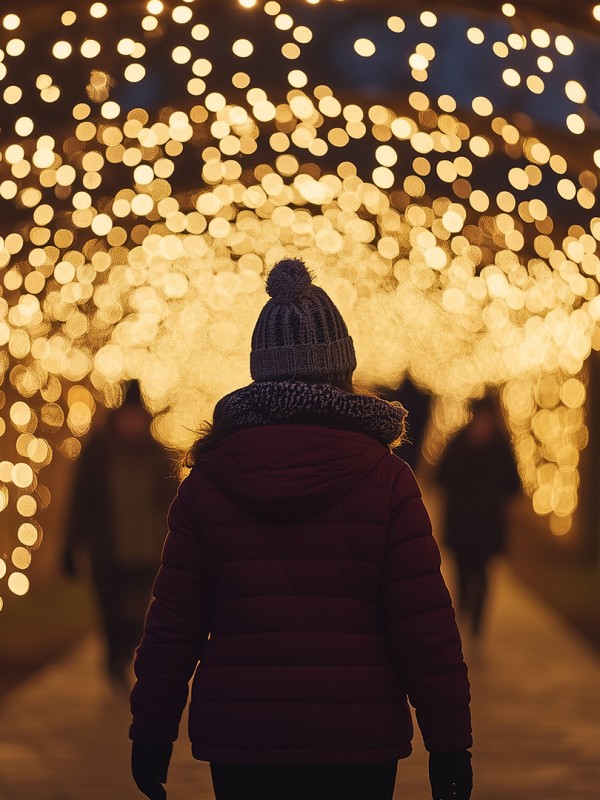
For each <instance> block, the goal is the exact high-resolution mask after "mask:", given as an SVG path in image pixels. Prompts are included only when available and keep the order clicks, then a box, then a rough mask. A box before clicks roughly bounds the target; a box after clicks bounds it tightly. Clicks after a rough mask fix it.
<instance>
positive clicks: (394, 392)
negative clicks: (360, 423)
mask: <svg viewBox="0 0 600 800" xmlns="http://www.w3.org/2000/svg"><path fill="white" fill-rule="evenodd" d="M376 391H377V394H378V395H379V396H380V397H383V398H384V400H388V401H390V402H394V401H395V402H398V403H401V404H402V405H403V406H404V408H405V409H406V410H407V411H408V425H407V436H406V438H405V440H404V441H403V442H402V443H401V445H400V447H396V448H394V452H395V453H396V455H398V456H400V458H401V459H402V460H403V461H406V463H407V464H408V466H409V467H410V468H411V469H412V471H413V472H417V469H418V467H419V463H420V461H421V451H422V449H423V440H424V439H425V433H426V431H427V423H428V422H429V409H430V406H431V395H429V394H427V393H426V392H424V391H423V390H422V389H420V388H419V387H418V386H417V385H416V384H415V383H413V382H412V381H411V379H410V378H409V377H408V375H407V376H406V377H405V378H404V380H403V381H402V383H401V384H400V385H399V386H398V387H397V388H396V389H392V388H390V387H389V386H378V387H377V390H376Z"/></svg>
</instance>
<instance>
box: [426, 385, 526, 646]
mask: <svg viewBox="0 0 600 800" xmlns="http://www.w3.org/2000/svg"><path fill="white" fill-rule="evenodd" d="M472 412H473V416H472V419H471V420H470V422H469V423H468V424H467V425H466V426H465V427H464V428H462V430H460V431H459V432H458V433H457V434H456V435H455V436H454V438H453V439H452V440H451V441H450V443H449V444H448V446H447V448H446V451H445V452H444V454H443V456H442V458H441V460H440V462H439V465H438V469H437V480H438V482H439V483H440V485H441V486H442V487H443V488H444V489H445V493H446V512H445V526H444V528H445V538H444V542H445V544H446V546H447V547H448V549H449V550H450V551H451V552H452V554H453V556H454V559H455V562H456V568H457V573H458V607H459V612H460V613H462V614H466V615H468V617H469V619H470V623H471V630H472V633H473V634H474V635H475V636H477V635H479V634H480V633H481V626H482V622H483V615H484V611H485V606H486V600H487V588H488V565H489V562H490V559H492V558H493V557H494V556H496V555H499V554H501V553H503V552H504V550H505V549H506V513H507V502H508V500H509V499H510V498H511V497H513V496H514V495H515V494H516V493H517V492H518V491H519V490H520V488H521V482H520V479H519V474H518V472H517V466H516V463H515V458H514V455H513V451H512V446H511V443H510V440H509V437H508V434H507V432H506V429H505V427H504V424H503V421H502V418H501V412H500V410H499V408H498V405H497V403H496V401H495V400H494V399H493V398H490V397H485V398H483V399H481V400H478V401H475V402H474V403H473V406H472Z"/></svg>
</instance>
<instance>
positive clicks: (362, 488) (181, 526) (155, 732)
mask: <svg viewBox="0 0 600 800" xmlns="http://www.w3.org/2000/svg"><path fill="white" fill-rule="evenodd" d="M169 529H170V530H169V534H168V538H167V541H166V544H165V547H164V552H163V560H162V566H161V568H160V571H159V573H158V577H157V579H156V583H155V587H154V600H153V601H152V604H151V606H150V609H149V612H148V615H147V619H146V630H145V634H144V638H143V640H142V643H141V645H140V647H139V649H138V652H137V657H136V662H135V671H136V675H137V679H138V680H137V683H136V685H135V688H134V690H133V693H132V701H131V702H132V711H133V723H132V727H131V731H130V736H131V738H132V739H133V740H136V741H141V742H146V743H161V742H166V741H167V740H168V741H172V740H174V739H175V738H176V737H177V733H178V725H179V720H180V716H181V713H182V710H183V708H184V706H185V703H186V699H187V693H188V681H189V679H190V677H191V676H192V674H193V673H194V670H195V669H196V665H197V664H198V661H199V662H200V663H199V665H198V668H197V669H196V674H195V677H194V681H193V690H192V699H191V705H190V715H189V735H190V739H191V741H192V751H193V754H194V756H195V757H196V758H198V759H202V760H206V761H225V762H242V763H284V762H285V763H291V762H305V763H313V764H362V763H374V762H383V761H388V760H393V759H396V758H403V757H405V756H407V755H409V753H410V752H411V744H410V742H411V738H412V733H413V731H412V722H411V714H410V711H409V707H408V704H407V695H408V698H409V700H410V702H411V704H412V705H413V706H414V707H415V708H416V713H417V719H418V723H419V727H420V729H421V731H422V734H423V737H424V740H425V745H426V747H427V748H428V749H429V750H433V751H435V750H459V749H463V748H467V747H470V746H471V743H472V742H471V727H470V715H469V684H468V680H467V670H466V667H465V664H464V662H463V658H462V654H461V645H460V639H459V635H458V631H457V628H456V624H455V621H454V612H453V609H452V607H451V603H450V597H449V595H448V591H447V589H446V586H445V584H444V581H443V579H442V577H441V575H440V571H439V567H440V556H439V551H438V548H437V545H436V543H435V541H434V539H433V537H432V535H431V526H430V522H429V518H428V515H427V512H426V510H425V508H424V506H423V503H422V501H421V495H420V492H419V488H418V486H417V484H416V482H415V479H414V476H413V474H412V472H411V470H410V469H409V467H408V466H407V465H406V464H405V463H404V462H403V461H401V460H400V459H399V458H397V457H396V456H394V455H392V454H391V453H390V452H389V449H388V448H387V447H385V446H384V445H382V444H380V443H379V442H377V441H376V440H375V439H373V438H371V437H370V436H368V435H366V434H363V433H355V432H350V431H342V430H334V429H330V428H325V427H320V426H313V425H297V424H291V425H268V426H261V427H254V428H248V429H245V430H241V431H238V432H236V433H234V434H232V435H230V436H229V437H228V438H227V439H225V440H224V441H223V442H222V443H221V444H220V445H219V446H218V447H217V448H216V449H215V450H213V451H212V452H211V453H209V454H208V455H206V456H204V457H203V458H202V459H201V461H200V463H199V465H198V466H196V467H195V468H194V469H193V470H192V472H191V474H190V475H189V476H188V477H187V478H186V480H185V481H183V483H182V484H181V486H180V488H179V493H178V495H177V498H176V499H175V501H174V502H173V505H172V506H171V511H170V514H169Z"/></svg>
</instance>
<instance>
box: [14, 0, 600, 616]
mask: <svg viewBox="0 0 600 800" xmlns="http://www.w3.org/2000/svg"><path fill="white" fill-rule="evenodd" d="M7 5H8V4H7ZM72 6H73V10H64V9H65V4H62V5H61V6H60V7H59V8H58V10H57V11H56V12H54V10H53V9H54V7H53V5H52V3H49V4H46V5H44V6H43V7H42V6H40V7H39V8H38V10H37V11H36V7H35V5H33V6H31V7H30V8H29V7H26V8H25V10H20V9H19V4H17V3H15V4H14V11H13V12H12V13H5V15H4V17H3V18H2V19H1V26H2V27H1V42H0V46H1V48H2V49H1V50H0V94H1V100H0V103H1V112H2V115H1V120H2V123H1V124H2V128H1V131H0V206H1V207H2V214H1V216H0V276H1V281H0V387H2V388H1V390H0V409H1V413H2V416H1V417H0V448H1V456H0V532H1V533H0V536H1V538H0V556H2V558H0V579H2V580H3V582H5V583H6V585H7V588H8V590H9V591H10V592H12V593H14V594H16V595H22V594H25V593H26V592H27V590H28V587H29V580H28V578H27V568H28V567H29V565H30V563H31V559H32V551H34V550H35V549H36V548H37V547H39V544H40V542H41V538H42V533H43V532H42V527H41V525H40V523H39V521H38V519H37V517H38V515H39V512H40V511H41V510H43V509H44V508H45V507H47V506H48V504H49V503H50V502H51V497H50V492H49V490H48V488H47V487H46V486H44V484H43V481H42V479H43V470H44V469H47V468H48V466H49V465H50V464H51V462H52V461H53V459H54V458H56V457H60V455H61V454H62V456H66V457H68V458H71V459H75V458H77V456H78V454H79V452H80V448H81V443H80V439H81V437H82V436H84V435H85V434H86V433H87V432H88V431H89V429H90V427H91V426H92V423H93V417H94V413H95V411H96V408H97V405H98V404H101V405H105V406H109V407H114V406H116V405H118V404H119V402H120V401H121V387H122V385H123V382H124V381H126V380H128V379H132V378H135V379H138V380H139V381H140V384H141V387H142V392H143V396H144V399H145V402H146V404H147V406H148V408H149V410H150V411H151V412H152V414H153V417H154V423H153V425H154V434H155V435H156V437H157V438H158V439H159V440H161V441H163V442H164V443H165V444H166V445H168V446H169V447H172V448H177V449H183V448H185V447H186V446H188V445H189V444H190V443H191V442H192V441H193V439H194V438H195V434H194V431H195V430H196V429H197V428H198V425H199V423H200V422H201V421H202V420H204V419H207V418H210V416H211V412H212V408H213V406H214V403H215V401H216V400H217V399H218V398H219V397H220V396H222V395H223V394H224V393H226V392H228V391H231V390H232V389H234V388H236V387H238V386H241V385H244V384H245V383H248V382H249V381H250V375H249V366H248V353H249V344H250V335H251V332H252V328H253V326H254V322H255V320H256V317H257V315H258V313H259V311H260V309H261V307H262V305H263V304H264V302H265V300H266V295H265V292H264V277H265V275H266V273H267V272H268V270H269V268H270V267H271V266H272V265H273V264H274V263H275V261H276V260H277V259H279V258H281V257H284V256H291V257H301V258H303V259H304V260H305V261H306V263H307V264H308V265H309V267H310V268H311V269H312V270H313V272H314V274H315V276H316V280H317V282H318V283H319V284H320V285H322V286H323V287H324V288H325V289H326V290H327V291H328V292H329V293H330V294H331V296H332V297H333V298H334V299H335V301H336V302H337V304H338V305H339V307H340V309H341V311H342V313H343V314H344V316H345V317H346V319H347V321H348V325H349V328H350V331H351V333H352V335H353V337H354V339H355V342H356V346H357V353H358V361H359V369H358V373H357V378H358V379H359V380H360V381H361V382H363V383H367V384H392V383H393V384H398V383H399V382H400V381H401V380H402V379H403V377H405V376H406V375H408V376H410V378H411V379H412V380H413V381H414V382H415V383H416V384H417V385H418V386H420V387H422V388H423V389H424V390H426V391H427V392H430V393H432V394H433V395H434V397H435V398H436V399H435V403H434V423H435V425H434V428H433V429H434V430H435V431H437V434H438V435H437V438H436V437H435V436H430V437H429V439H428V442H427V447H428V450H429V455H430V456H431V457H434V456H435V451H436V447H437V448H438V449H439V446H440V442H441V441H443V439H444V437H445V436H446V437H447V435H448V434H449V433H450V432H451V431H452V430H453V429H455V428H456V427H457V426H458V425H460V424H461V423H462V422H463V421H464V420H465V418H466V417H465V415H466V408H467V403H468V400H469V399H470V398H473V397H477V396H481V395H482V394H483V393H484V392H485V391H486V390H487V389H489V388H490V387H495V388H497V389H498V390H500V391H501V397H502V401H503V406H504V411H505V414H506V418H507V421H508V425H509V428H510V432H511V434H512V437H513V441H514V445H515V449H516V452H517V455H518V460H519V465H520V470H521V474H522V478H523V482H524V486H525V488H526V491H527V492H528V494H529V495H530V496H531V498H532V502H533V507H534V509H535V511H536V512H537V513H539V514H544V515H549V518H550V526H551V530H552V531H553V532H554V533H555V534H556V535H562V534H565V533H567V532H568V531H569V529H570V527H571V522H572V515H573V512H574V511H575V509H576V506H577V501H578V481H579V478H578V463H579V454H580V451H581V450H582V449H583V448H584V447H585V445H586V441H587V430H586V425H585V416H584V404H585V400H586V381H585V370H584V365H585V361H586V359H587V357H588V356H589V355H590V353H591V351H592V350H593V349H594V348H595V349H600V327H599V322H598V321H599V320H600V295H599V291H598V287H599V280H600V260H599V258H598V255H597V247H598V240H599V239H600V218H598V217H596V216H594V213H595V212H594V208H595V204H596V191H597V169H598V167H600V150H597V151H595V152H594V146H593V139H592V134H593V132H594V131H595V130H596V131H597V128H598V116H597V114H596V111H597V110H598V109H596V110H594V107H593V103H592V102H591V101H590V99H589V97H592V96H595V97H596V98H598V96H599V93H598V91H597V89H598V86H593V87H591V86H588V85H587V84H586V79H585V74H584V73H585V70H584V68H583V65H584V62H585V59H584V58H582V57H581V55H582V53H584V54H585V53H588V54H589V53H590V52H593V53H595V54H596V58H597V52H598V51H597V44H596V41H595V40H593V39H592V38H591V37H590V38H586V37H585V36H584V35H583V34H580V35H575V34H570V33H569V31H568V30H566V29H565V28H563V27H558V26H557V25H555V24H548V25H546V26H545V27H533V26H532V24H530V23H529V22H527V20H526V18H524V19H521V18H520V16H519V10H518V9H516V8H515V7H514V6H513V5H511V4H504V5H503V6H501V5H500V4H499V5H498V8H497V13H495V14H493V15H490V16H489V17H485V16H478V17H477V18H469V17H468V16H464V15H459V14H452V13H451V11H449V10H448V9H446V10H445V11H444V12H441V11H439V12H437V13H436V11H435V7H433V10H427V9H424V8H423V4H419V6H418V7H417V8H416V10H413V11H410V13H408V12H407V13H406V14H404V15H403V16H399V15H398V14H397V13H392V12H390V11H389V10H388V11H386V9H385V4H370V3H364V4H356V3H354V4H352V6H351V4H345V3H344V2H340V1H339V0H338V1H337V2H333V0H332V1H331V2H325V1H324V2H318V0H306V2H295V3H285V2H275V1H274V0H268V2H259V1H258V0H239V2H237V3H232V4H231V5H230V6H227V4H226V3H216V4H207V3H199V2H194V1H193V0H182V2H180V3H176V2H175V3H167V2H164V3H163V2H161V0H149V2H117V0H115V1H114V2H106V3H100V2H93V3H91V4H90V3H76V2H73V3H72ZM226 6H227V7H226ZM375 6H376V7H375ZM434 6H435V4H434ZM27 8H29V10H27ZM40 8H41V9H42V10H39V9H40ZM596 11H598V14H597V16H598V17H599V18H600V8H598V9H592V7H590V24H594V19H593V17H594V14H595V13H596ZM590 77H591V79H593V80H597V77H596V75H595V72H594V73H593V74H592V75H591V76H590ZM592 90H593V91H594V95H592V94H591V91H592ZM540 119H541V120H542V124H539V125H538V124H537V123H538V121H539V120H540ZM544 131H545V132H546V133H544ZM565 142H569V143H570V146H569V147H564V143H565ZM565 152H568V153H571V154H572V153H575V156H572V157H567V156H566V155H565ZM3 517H4V519H5V520H10V521H11V523H10V524H7V523H6V522H4V523H3V522H2V518H3ZM14 520H16V524H14V525H13V524H12V521H14ZM1 603H2V600H1V598H0V607H1Z"/></svg>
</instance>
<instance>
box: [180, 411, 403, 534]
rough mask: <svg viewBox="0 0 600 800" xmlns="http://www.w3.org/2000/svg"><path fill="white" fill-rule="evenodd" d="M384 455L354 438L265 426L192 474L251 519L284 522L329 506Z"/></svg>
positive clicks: (362, 437) (221, 449) (310, 428)
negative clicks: (202, 474) (209, 483)
mask: <svg viewBox="0 0 600 800" xmlns="http://www.w3.org/2000/svg"><path fill="white" fill-rule="evenodd" d="M388 454H389V448H388V447H386V446H385V445H383V444H381V443H380V442H378V441H376V440H375V439H373V438H372V437H371V436H368V435H366V434H364V433H360V432H355V431H347V430H334V429H332V428H326V427H322V426H317V425H295V424H291V425H265V426H259V427H253V428H246V429H243V430H239V431H236V432H234V433H232V434H231V435H229V436H228V437H227V438H226V439H225V440H224V441H223V442H221V443H220V444H219V445H218V446H217V447H215V448H214V450H211V451H210V452H208V453H206V454H205V455H203V456H202V457H201V458H199V459H198V463H197V465H196V467H195V468H196V469H201V470H202V471H203V472H205V474H206V475H207V476H208V477H209V478H210V479H211V480H212V481H213V482H214V483H215V484H216V485H217V486H218V487H219V489H220V490H221V491H222V492H224V493H225V494H226V495H227V496H229V497H230V498H231V499H232V500H233V501H234V502H235V503H236V504H237V505H239V506H241V507H242V508H245V509H246V510H247V511H250V512H251V513H252V514H253V515H255V516H257V517H261V518H263V519H268V520H272V521H277V520H280V521H284V520H291V519H300V518H304V517H307V516H310V515H312V514H315V513H317V512H319V511H321V510H323V509H324V508H326V507H327V506H329V505H332V504H333V503H335V502H336V501H338V500H339V499H341V498H342V497H343V496H344V495H345V494H347V493H348V492H349V491H351V490H352V489H353V488H354V486H356V485H357V484H358V483H360V481H361V479H362V478H364V477H365V476H366V475H367V474H368V473H369V472H370V471H371V470H372V469H373V468H374V467H375V466H376V465H377V464H378V463H379V461H380V460H381V459H382V458H384V457H386V455H388Z"/></svg>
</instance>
